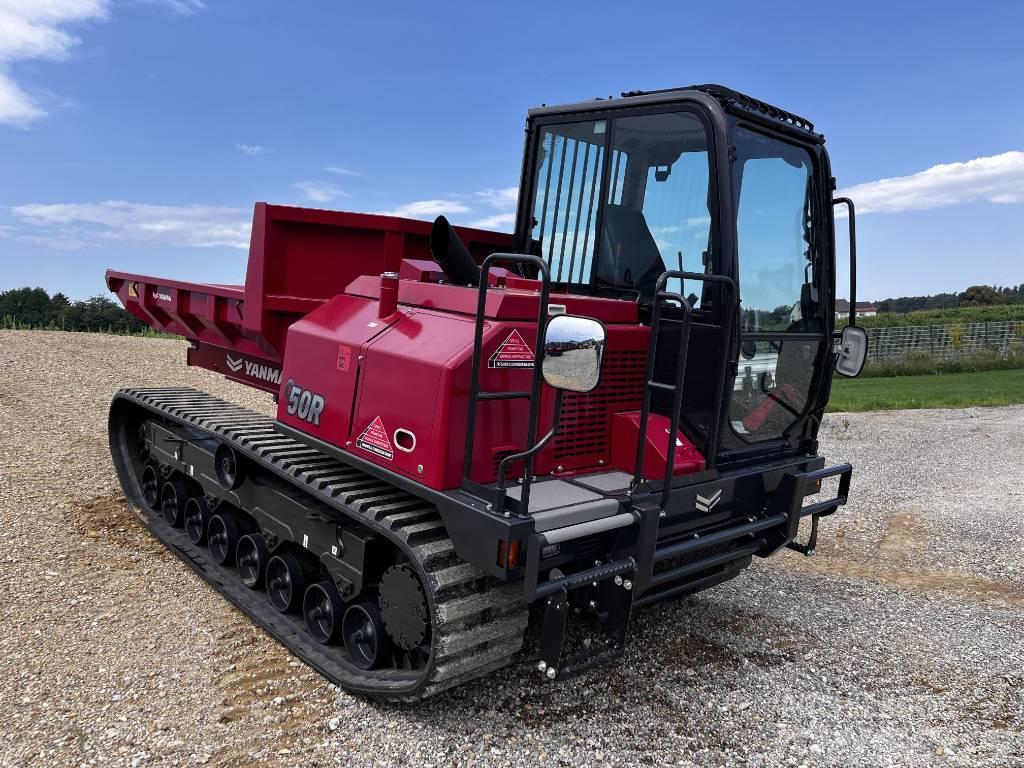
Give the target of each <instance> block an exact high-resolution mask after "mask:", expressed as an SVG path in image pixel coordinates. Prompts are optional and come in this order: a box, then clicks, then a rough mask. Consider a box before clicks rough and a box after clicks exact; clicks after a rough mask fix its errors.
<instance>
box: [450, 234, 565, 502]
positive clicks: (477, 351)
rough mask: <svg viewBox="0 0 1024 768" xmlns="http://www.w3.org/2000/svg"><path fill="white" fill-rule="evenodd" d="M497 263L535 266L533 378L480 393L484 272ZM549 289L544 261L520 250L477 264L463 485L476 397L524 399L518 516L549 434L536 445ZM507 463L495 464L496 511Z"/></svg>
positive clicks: (467, 481)
mask: <svg viewBox="0 0 1024 768" xmlns="http://www.w3.org/2000/svg"><path fill="white" fill-rule="evenodd" d="M499 262H506V263H515V264H529V265H533V266H534V267H536V268H537V274H538V275H539V276H540V303H539V306H538V308H537V336H536V341H535V342H534V367H533V380H532V383H531V386H530V391H529V392H521V391H515V392H481V391H480V363H481V361H482V358H483V334H484V316H485V314H486V308H487V289H488V288H489V281H488V274H489V273H490V270H491V267H492V266H494V265H495V264H497V263H499ZM550 291H551V274H550V271H549V269H548V265H547V263H546V262H545V261H544V260H543V259H541V258H539V257H537V256H533V255H530V254H523V253H492V254H491V255H490V256H488V257H487V258H486V259H484V262H483V264H482V265H481V266H480V285H479V288H478V294H477V303H476V321H475V325H474V328H473V363H472V369H471V372H470V383H469V406H468V408H469V411H468V413H467V415H466V450H465V454H464V455H463V460H462V475H463V477H462V480H463V487H466V486H467V485H472V486H473V487H478V486H476V484H475V483H473V481H472V479H471V478H470V475H471V473H472V469H473V448H474V445H475V442H476V409H477V402H478V401H479V400H511V399H517V398H527V399H529V401H530V421H529V424H527V428H526V449H525V450H524V451H523V452H522V453H520V454H515V455H514V456H513V457H506V459H508V458H523V459H524V460H525V467H524V470H525V473H526V474H525V477H524V478H523V485H522V491H521V494H520V497H519V509H518V513H519V514H520V515H526V514H527V512H528V509H529V504H530V484H531V483H532V481H533V458H534V455H535V454H536V453H537V451H538V450H539V448H540V447H543V443H545V442H547V440H549V439H550V436H548V437H547V438H545V440H544V441H542V443H541V445H538V444H537V421H538V419H539V416H540V385H541V369H540V359H539V356H540V354H541V347H542V346H543V343H544V328H545V320H546V318H547V312H548V296H549V294H550ZM508 463H510V462H507V461H504V460H503V462H502V463H501V464H500V465H499V478H498V487H497V489H496V490H495V494H494V499H495V501H494V503H493V505H492V506H493V509H494V511H496V512H499V513H501V512H505V511H506V510H505V477H504V475H505V472H504V471H503V470H504V469H505V467H506V466H507V464H508Z"/></svg>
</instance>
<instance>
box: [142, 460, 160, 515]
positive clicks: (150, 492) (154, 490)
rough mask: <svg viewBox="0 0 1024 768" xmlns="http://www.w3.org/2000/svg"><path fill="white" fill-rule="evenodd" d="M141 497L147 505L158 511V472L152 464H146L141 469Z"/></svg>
mask: <svg viewBox="0 0 1024 768" xmlns="http://www.w3.org/2000/svg"><path fill="white" fill-rule="evenodd" d="M142 498H143V500H145V502H146V506H147V507H149V508H150V509H151V510H153V511H154V512H160V473H159V472H158V471H157V468H156V466H155V465H153V464H147V465H146V467H145V469H143V470H142Z"/></svg>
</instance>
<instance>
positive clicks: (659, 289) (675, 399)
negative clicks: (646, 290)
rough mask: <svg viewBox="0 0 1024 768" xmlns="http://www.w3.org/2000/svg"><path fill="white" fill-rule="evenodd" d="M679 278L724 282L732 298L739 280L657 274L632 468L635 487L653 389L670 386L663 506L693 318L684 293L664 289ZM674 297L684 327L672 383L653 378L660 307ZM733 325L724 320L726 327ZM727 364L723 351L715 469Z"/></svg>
mask: <svg viewBox="0 0 1024 768" xmlns="http://www.w3.org/2000/svg"><path fill="white" fill-rule="evenodd" d="M673 278H677V279H679V280H680V284H682V281H683V280H698V281H702V282H708V283H721V284H722V285H724V286H725V287H726V288H727V289H728V290H729V293H730V298H731V299H735V296H736V283H735V281H733V279H732V278H730V277H726V276H725V275H706V274H704V273H702V272H684V271H681V270H669V271H667V272H663V273H662V274H661V277H659V278H658V282H657V285H656V288H655V291H654V303H653V306H652V315H651V337H650V341H649V342H648V351H647V373H646V376H645V380H644V400H643V406H642V407H641V409H640V435H639V438H640V439H639V442H638V443H637V450H636V464H635V465H634V471H633V488H636V487H637V486H639V485H640V483H641V482H642V480H643V466H644V451H645V449H646V447H647V445H646V444H647V422H648V420H649V417H650V410H651V392H652V390H654V389H664V390H668V389H671V391H672V412H671V414H670V415H669V433H668V454H667V456H666V461H665V476H664V480H663V483H662V488H661V507H662V509H664V508H666V507H667V506H668V500H669V495H670V494H671V491H672V472H673V470H674V469H675V459H676V440H677V439H678V438H677V435H678V433H679V421H680V418H681V411H682V405H683V380H684V377H685V373H686V356H687V352H688V351H689V345H690V324H691V321H692V318H693V308H692V307H691V306H690V302H688V301H687V300H686V299H685V298H684V297H683V296H682V294H681V293H672V292H671V291H666V290H665V285H666V284H667V283H668V281H669V280H671V279H673ZM667 299H674V300H676V301H678V302H679V304H680V306H681V307H682V310H683V328H682V331H681V332H680V334H679V356H678V360H677V362H676V376H675V382H674V383H673V384H672V385H671V387H670V386H669V385H666V384H665V383H664V382H658V381H655V380H654V358H655V355H656V353H657V347H658V329H659V327H660V324H661V307H662V304H663V303H664V300H667ZM730 303H731V302H730ZM729 327H730V326H728V325H726V324H724V323H723V331H724V330H725V329H727V328H729ZM727 365H728V355H727V354H724V351H723V355H722V368H721V372H720V377H719V384H720V385H721V388H722V390H723V391H722V397H720V398H719V400H718V403H717V405H716V406H715V417H714V420H713V423H712V425H711V431H710V433H709V436H708V454H709V457H708V469H712V468H713V466H714V458H715V455H716V453H717V442H718V431H719V424H720V423H721V420H722V408H723V402H722V400H723V398H724V396H725V391H724V390H725V374H726V370H727V367H726V366H727Z"/></svg>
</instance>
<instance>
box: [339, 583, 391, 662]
mask: <svg viewBox="0 0 1024 768" xmlns="http://www.w3.org/2000/svg"><path fill="white" fill-rule="evenodd" d="M341 637H342V640H343V641H344V643H345V650H346V651H348V655H349V657H350V658H351V660H352V663H353V664H355V665H356V666H357V667H359V668H360V669H373V668H375V667H379V666H380V665H381V663H382V662H383V661H384V659H385V657H386V656H387V644H388V641H387V634H386V633H385V629H384V622H383V620H382V619H381V617H380V611H379V610H377V606H376V605H374V604H373V603H371V602H370V601H368V600H366V601H363V602H361V603H353V604H352V605H350V606H349V607H348V609H347V610H346V611H345V617H344V618H343V619H342V622H341Z"/></svg>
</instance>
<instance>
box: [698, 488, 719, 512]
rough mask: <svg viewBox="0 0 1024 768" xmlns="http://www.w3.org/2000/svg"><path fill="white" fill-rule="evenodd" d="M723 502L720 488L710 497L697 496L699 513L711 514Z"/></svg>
mask: <svg viewBox="0 0 1024 768" xmlns="http://www.w3.org/2000/svg"><path fill="white" fill-rule="evenodd" d="M721 500H722V489H721V488H719V489H718V490H717V491H715V492H714V493H712V494H711V495H710V496H701V495H700V494H699V493H698V494H697V511H698V512H710V511H711V510H712V509H714V508H715V507H717V506H718V502H720V501H721Z"/></svg>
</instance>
